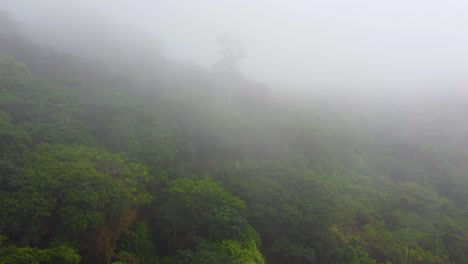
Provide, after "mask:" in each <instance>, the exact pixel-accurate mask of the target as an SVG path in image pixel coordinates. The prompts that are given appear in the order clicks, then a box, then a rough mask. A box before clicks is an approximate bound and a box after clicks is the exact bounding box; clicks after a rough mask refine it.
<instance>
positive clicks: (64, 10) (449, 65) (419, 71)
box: [0, 0, 468, 97]
mask: <svg viewBox="0 0 468 264" xmlns="http://www.w3.org/2000/svg"><path fill="white" fill-rule="evenodd" d="M0 8H2V9H6V10H8V11H10V12H11V13H12V15H13V17H15V19H17V20H18V21H19V22H20V26H21V29H22V30H23V31H25V32H28V34H30V35H33V36H34V39H35V40H37V41H38V42H39V43H41V44H43V45H49V46H54V47H56V48H58V49H62V50H63V51H65V52H71V53H73V52H75V53H80V52H84V51H85V53H86V52H88V55H90V56H95V57H99V56H100V55H103V54H104V53H105V51H108V50H114V51H121V52H122V53H125V52H123V51H122V49H125V48H126V47H127V46H126V45H122V43H126V44H129V45H132V43H133V44H135V43H138V45H142V43H144V44H145V45H146V46H147V47H155V51H156V50H157V51H158V52H162V54H164V56H166V57H169V58H174V59H177V60H179V61H187V62H194V63H197V64H199V65H201V66H203V67H206V68H210V67H211V66H212V65H213V63H214V62H215V61H216V59H217V57H218V55H219V54H218V51H219V47H218V46H217V43H216V38H217V36H219V35H226V36H230V37H231V38H232V39H235V40H236V41H238V42H239V43H240V44H241V45H242V47H243V50H244V52H245V54H246V56H245V58H244V59H243V60H242V61H240V65H239V68H240V70H241V71H242V73H243V74H244V75H245V76H247V77H248V78H251V79H255V80H259V81H262V82H265V83H267V84H269V85H270V86H271V87H275V88H276V87H279V88H281V89H284V90H292V89H298V90H307V91H308V90H310V91H317V90H319V91H335V92H336V91H338V92H340V93H341V92H342V93H351V94H353V93H355V94H368V95H385V96H388V95H398V96H401V95H403V97H405V96H411V97H418V96H426V95H427V94H431V93H432V92H434V91H437V93H438V94H440V93H441V92H447V91H454V90H457V91H458V93H459V92H460V91H461V90H463V89H464V87H465V86H466V85H467V84H468V79H467V78H468V77H467V76H468V74H467V73H468V72H467V71H468V52H466V47H467V46H468V28H467V27H466V25H467V24H468V17H467V16H466V14H467V13H468V3H467V2H466V1H461V0H460V1H435V0H431V1H428V0H425V1H423V0H412V1H403V0H394V1H370V0H368V1H365V0H355V1H337V0H333V1H298V0H293V1H247V0H238V1H220V0H202V1H190V0H189V1H163V0H159V1H150V0H138V1H124V0H112V1H111V0H100V1H91V0H85V1H64V0H61V1H59V0H41V1H31V0H0ZM113 27H114V30H116V31H122V32H126V33H125V35H124V36H121V38H120V39H115V38H114V39H112V40H111V41H109V43H106V44H105V45H103V44H102V43H103V42H105V41H104V39H105V38H106V36H105V35H104V36H103V35H102V32H108V31H112V28H113ZM132 31H133V32H138V33H135V34H132V35H128V32H132ZM110 43H112V44H110ZM99 45H100V48H98V47H99ZM67 49H68V50H67ZM143 56H144V54H143ZM104 57H105V56H104Z"/></svg>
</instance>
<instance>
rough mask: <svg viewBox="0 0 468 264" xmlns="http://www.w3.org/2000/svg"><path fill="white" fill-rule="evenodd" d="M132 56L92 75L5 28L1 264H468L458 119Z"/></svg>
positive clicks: (1, 20) (464, 154)
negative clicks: (292, 92) (299, 94)
mask: <svg viewBox="0 0 468 264" xmlns="http://www.w3.org/2000/svg"><path fill="white" fill-rule="evenodd" d="M140 48H141V49H140V50H139V54H145V52H146V51H147V52H150V53H151V56H148V57H151V59H148V57H146V60H144V61H142V63H141V64H138V65H139V67H135V64H134V63H135V62H136V63H138V62H140V59H141V58H140V57H136V58H134V59H135V60H132V63H129V65H119V67H112V63H113V62H114V61H113V62H111V63H109V61H105V59H104V61H102V63H93V62H90V61H89V60H88V59H87V58H82V57H77V56H72V55H69V54H63V53H60V52H57V51H56V50H54V49H53V48H51V47H43V46H40V45H38V44H36V43H35V42H34V40H32V39H30V38H29V37H28V36H26V35H24V34H22V33H21V32H20V31H19V30H18V27H17V23H16V22H15V21H14V19H13V18H12V17H11V16H10V15H9V14H8V13H7V12H3V11H2V12H0V263H2V264H3V263H5V264H10V263H69V264H77V263H114V264H117V263H141V264H145V263H161V264H172V263H173V264H177V263H277V264H281V263H298V264H299V263H362V264H364V263H366V264H377V263H381V264H389V263H414V264H416V263H420V264H430V263H434V264H442V263H447V264H449V263H468V253H467V252H468V251H467V245H468V204H467V201H468V175H467V171H468V141H467V137H466V132H467V131H468V117H467V116H466V115H464V114H463V113H465V112H466V111H468V107H467V106H468V104H463V103H453V104H441V103H440V101H430V102H427V103H425V104H420V105H416V106H415V105H412V106H411V107H409V106H408V105H403V106H398V107H394V106H392V105H387V104H380V103H379V102H375V103H374V104H366V103H362V102H353V101H348V100H345V99H337V98H335V99H330V98H325V97H324V98H322V97H319V96H317V97H311V98H300V99H299V98H294V97H292V96H291V97H288V96H287V95H285V94H282V93H279V92H277V91H273V90H272V89H271V88H268V86H267V85H265V84H263V83H261V82H259V81H255V80H251V79H249V78H247V77H245V76H243V75H242V74H241V73H240V72H239V71H237V68H236V67H237V65H234V64H235V63H237V62H236V61H235V60H233V61H229V60H230V57H229V56H227V57H224V58H221V59H220V61H219V63H218V67H215V68H214V69H205V68H200V67H198V66H194V65H192V64H188V63H181V62H178V61H174V60H171V59H169V58H166V57H165V56H164V55H163V54H162V53H161V54H155V53H157V52H159V51H155V49H153V48H154V47H153V48H151V49H150V50H145V49H144V47H140ZM156 50H157V49H156ZM114 55H115V56H118V54H114ZM117 61H118V60H117ZM222 63H225V64H229V65H230V67H222V65H221V64H222ZM234 66H236V67H234ZM232 69H235V70H232ZM285 98H288V99H285ZM466 99H467V98H459V100H460V101H462V102H463V100H465V101H466ZM376 100H377V99H376Z"/></svg>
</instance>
